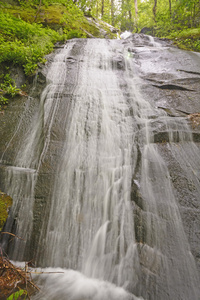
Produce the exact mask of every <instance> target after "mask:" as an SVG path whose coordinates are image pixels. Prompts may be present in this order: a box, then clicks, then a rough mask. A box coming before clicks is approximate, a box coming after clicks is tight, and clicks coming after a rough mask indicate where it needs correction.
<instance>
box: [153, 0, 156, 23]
mask: <svg viewBox="0 0 200 300" xmlns="http://www.w3.org/2000/svg"><path fill="white" fill-rule="evenodd" d="M156 10H157V0H154V6H153V18H154V22H155V23H156Z"/></svg>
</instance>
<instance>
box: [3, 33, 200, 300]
mask: <svg viewBox="0 0 200 300" xmlns="http://www.w3.org/2000/svg"><path fill="white" fill-rule="evenodd" d="M96 42H97V41H96ZM89 43H90V44H89ZM94 43H95V41H94V40H93V41H87V40H81V39H79V40H75V41H73V40H72V41H70V42H69V43H68V50H67V52H66V53H67V54H66V53H63V55H62V52H61V56H60V57H59V60H58V62H59V64H61V67H62V68H60V73H59V76H60V78H61V77H62V76H64V78H65V79H64V80H65V84H64V85H63V84H61V82H60V81H59V76H56V77H55V78H54V77H53V72H52V74H48V67H50V66H51V65H52V64H54V60H53V56H49V60H48V64H47V65H46V67H45V68H40V69H39V71H38V74H37V77H36V78H35V79H34V80H35V82H34V84H35V83H36V85H34V89H33V91H32V93H31V98H29V99H26V98H23V99H21V98H18V99H17V101H16V102H13V103H11V105H10V106H9V107H8V110H7V111H6V112H5V114H4V115H3V114H2V115H0V120H1V121H2V124H3V125H2V126H1V127H0V133H1V136H2V139H1V140H0V157H1V165H0V188H2V189H3V188H4V189H5V188H6V187H7V188H8V187H9V184H10V183H11V182H16V181H17V180H21V181H19V182H20V185H19V186H20V187H23V188H24V190H25V188H27V185H28V184H29V185H28V188H29V190H30V191H31V193H32V196H31V197H29V198H28V196H29V195H26V193H25V192H24V191H23V188H21V190H22V192H21V191H20V193H19V197H18V198H19V199H20V201H23V200H21V199H23V198H24V199H25V200H24V205H23V206H26V203H31V204H30V205H31V209H32V211H31V214H30V215H28V217H29V219H30V220H31V225H30V224H28V225H27V224H26V223H25V225H26V226H27V227H26V229H27V231H28V234H27V236H26V238H27V244H26V246H23V245H21V246H22V248H23V247H24V248H23V252H24V254H23V255H22V256H21V257H20V259H27V260H31V259H34V260H36V261H37V262H39V264H40V265H44V266H45V262H44V260H42V257H44V249H45V247H46V245H47V244H45V239H44V236H45V233H46V232H48V230H49V236H51V235H52V234H53V233H54V231H55V230H56V226H55V228H54V227H53V226H54V225H53V224H54V222H53V221H54V220H52V223H51V224H50V225H48V224H47V222H46V220H48V218H49V216H50V215H51V214H53V213H54V212H52V209H51V205H52V204H51V199H52V194H53V193H54V196H55V197H57V198H58V199H57V198H56V199H57V201H58V202H59V201H60V198H62V197H63V198H65V193H64V195H63V194H62V193H60V190H61V188H63V186H65V184H66V183H65V182H63V185H62V184H60V185H59V180H58V178H60V177H59V176H60V172H58V170H59V167H61V166H62V164H63V162H62V158H63V156H64V154H65V153H66V149H67V150H68V148H70V145H71V143H72V138H74V139H75V140H76V141H77V144H76V145H78V138H79V137H80V136H81V137H82V136H83V137H84V138H83V140H82V142H83V143H84V145H86V146H85V148H84V151H83V153H82V155H79V152H78V154H77V156H76V159H77V160H79V159H81V158H82V156H84V161H83V162H82V164H81V167H77V168H75V169H74V171H73V172H70V174H69V175H68V180H71V182H73V183H74V185H73V184H72V185H70V186H69V189H68V190H70V192H71V195H72V197H73V195H74V194H75V193H76V191H75V185H77V182H79V181H78V180H80V182H81V184H80V186H78V188H80V189H81V188H82V186H84V185H85V184H86V183H85V182H86V181H87V180H86V178H87V177H86V175H87V169H86V170H84V168H83V165H84V164H85V161H87V159H88V157H89V155H88V153H89V152H88V151H89V150H88V149H90V148H89V147H91V148H92V147H93V143H94V140H95V139H93V135H92V134H94V135H95V134H97V137H98V138H99V136H101V133H102V132H104V131H105V132H106V130H107V131H109V129H110V128H109V126H107V127H106V126H105V128H103V127H102V123H103V119H104V121H105V120H108V119H109V120H111V122H110V123H109V125H113V124H114V123H113V122H115V120H117V122H116V126H115V130H116V131H117V129H118V128H120V129H121V131H123V130H124V129H123V126H124V124H128V125H127V127H126V130H124V131H123V134H122V136H121V139H122V140H123V136H125V137H126V138H125V139H124V142H123V143H122V144H120V145H122V146H121V148H120V151H119V152H120V153H126V151H127V148H128V147H127V145H126V140H127V139H129V137H130V136H131V137H132V138H131V140H130V141H131V147H132V148H131V149H132V150H131V151H132V152H131V153H132V155H131V163H130V165H131V170H133V171H132V172H133V174H132V175H131V176H127V177H126V180H124V182H125V183H127V182H128V180H129V179H130V180H131V182H130V184H129V185H127V189H129V186H130V187H131V189H130V190H128V194H130V198H131V207H132V209H133V214H132V215H133V220H134V224H133V226H132V228H131V230H130V231H131V232H133V231H134V235H135V237H134V238H135V244H136V248H137V255H138V256H134V257H138V262H137V264H136V265H135V266H134V268H133V267H132V269H134V272H136V273H137V276H135V277H134V278H137V280H135V281H134V280H132V283H131V284H130V285H129V286H130V291H131V292H133V293H134V294H135V295H137V296H142V297H143V298H144V299H146V300H174V299H182V300H188V299H192V300H198V299H199V284H198V274H197V272H196V268H197V269H198V272H199V273H200V257H199V249H200V244H199V235H200V201H199V195H200V184H199V180H200V144H199V142H200V131H199V129H200V128H199V125H198V124H196V125H195V124H194V122H193V119H192V117H191V114H195V113H197V112H200V101H199V94H200V85H199V83H200V72H199V70H200V62H199V54H197V53H192V52H186V51H180V50H178V49H177V48H175V47H171V45H170V44H171V43H170V42H169V41H166V40H159V39H152V38H150V37H148V36H146V35H143V34H142V35H138V34H136V35H133V36H131V37H129V38H127V39H126V40H121V41H106V42H105V41H103V43H104V44H102V45H101V42H100V41H99V40H98V43H99V44H98V45H99V47H102V53H101V51H99V49H98V51H99V52H98V51H97V50H95V49H96V48H98V47H96V46H95V44H94ZM88 44H89V45H90V47H89V46H88V48H86V45H88ZM105 47H107V48H106V49H108V52H106V51H105V52H104V50H103V49H105ZM86 49H87V51H88V49H90V51H91V52H90V53H91V54H90V57H89V58H87V59H85V57H84V55H87V51H86ZM100 49H101V48H100ZM59 51H60V50H57V53H60V52H59ZM95 51H97V53H98V58H99V59H98V60H97V61H96V60H93V57H92V55H94V58H95V56H96V55H97V54H96V52H95ZM110 53H112V55H110ZM110 57H111V58H110ZM90 63H91V64H92V68H91V69H92V71H91V72H93V68H94V70H95V71H94V73H92V74H93V76H94V78H96V77H95V76H96V73H95V72H97V71H96V70H98V72H102V73H100V74H103V72H104V71H105V70H109V76H111V79H112V80H111V84H112V85H111V87H109V88H108V93H107V94H106V93H105V90H106V88H107V85H108V86H109V80H110V79H109V78H110V77H109V76H108V77H106V80H104V76H103V75H102V77H101V76H100V79H101V80H102V81H103V82H104V84H103V85H102V84H101V82H99V81H98V80H97V81H96V82H95V84H97V88H96V90H97V94H98V95H99V97H97V95H96V93H94V92H93V89H94V88H95V87H94V86H93V84H92V82H93V81H92V78H90V79H91V82H87V80H86V81H84V80H85V77H84V76H86V78H87V75H84V74H87V70H88V69H89V65H90ZM87 64H88V65H87ZM85 65H87V68H86V69H84V68H85ZM95 68H96V69H95ZM52 70H53V69H52ZM84 72H85V73H84ZM47 74H48V75H47ZM98 74H99V73H98ZM106 74H107V73H106ZM51 75H52V76H51ZM81 76H82V77H81ZM80 78H82V80H83V81H84V85H81V84H82V82H80V81H79V80H80ZM53 80H54V81H55V82H54V81H53ZM57 80H58V81H57ZM49 82H53V84H52V87H51V88H52V90H51V93H48V91H49V88H50V87H49V86H48V83H49ZM91 85H92V87H91ZM85 86H86V87H87V91H86V92H85V93H84V94H83V95H82V94H81V92H82V90H84V88H85ZM116 90H117V92H116ZM118 94H120V95H121V97H122V100H123V101H122V102H120V101H119V107H115V105H116V102H117V100H118ZM113 95H114V96H113ZM87 97H89V101H88V103H87V105H86V107H82V106H81V105H82V102H83V101H84V99H85V98H87ZM102 99H103V100H104V101H107V102H105V103H106V104H107V103H108V104H109V105H108V107H109V109H108V111H109V113H105V103H101V100H102ZM110 99H111V100H112V101H111V100H110ZM95 101H96V102H95ZM77 103H78V105H79V106H78V107H76V104H77ZM94 103H95V104H94ZM96 103H97V104H96ZM95 105H97V106H98V109H96V106H95ZM113 107H114V108H113ZM111 108H113V111H112V110H111ZM76 112H80V116H81V117H80V116H78V117H77V116H76ZM81 113H85V115H86V117H85V123H84V122H83V118H82V115H81ZM98 114H99V115H98ZM83 115H84V114H83ZM21 116H22V118H21ZM75 116H76V118H75ZM121 116H122V117H121ZM96 117H98V118H97V119H95V118H96ZM197 117H198V116H196V118H197ZM115 118H116V119H115ZM90 121H91V123H90ZM73 122H77V123H76V126H77V128H79V126H80V128H83V132H82V130H81V129H79V130H80V131H78V129H77V130H76V131H75V132H74V134H72V133H71V130H72V128H71V127H70V126H69V127H66V124H68V123H69V124H74V123H73ZM82 122H83V123H82ZM96 123H98V124H96ZM30 124H31V128H29V125H30ZM80 124H81V125H80ZM133 124H134V126H133ZM129 126H130V127H129ZM26 128H28V130H29V131H28V133H29V134H27V132H26V130H27V129H26ZM66 128H67V129H66ZM69 132H70V134H71V135H68V134H69ZM114 133H115V131H114V132H112V134H110V139H112V136H113V135H114ZM120 134H121V133H120ZM31 135H32V136H33V138H34V143H32V144H31V142H30V141H29V137H30V136H31ZM64 140H65V141H66V144H65V143H64ZM29 142H30V143H29ZM107 142H108V143H109V140H108V141H107ZM102 144H106V143H105V136H103V138H102V139H99V142H98V143H97V145H98V146H97V147H96V148H97V151H99V150H98V149H99V148H98V147H100V145H102ZM23 145H25V146H24V147H23ZM26 145H28V147H27V146H26ZM66 145H67V146H66ZM105 146H106V145H105ZM26 147H27V149H26ZM80 147H81V145H79V151H80ZM74 149H75V147H74ZM74 149H73V151H74ZM92 149H93V148H92ZM32 150H34V151H32ZM114 150H115V149H114ZM114 150H113V151H114ZM73 151H72V152H69V154H70V156H69V157H67V158H66V161H65V166H66V168H65V169H63V170H62V172H67V170H68V168H70V167H71V160H70V159H71V158H72V159H73ZM104 151H105V150H104V148H103V150H102V152H101V153H98V155H99V156H98V159H97V160H99V157H101V155H102V153H103V152H104ZM19 152H20V153H22V152H23V157H22V158H21V157H20V155H19ZM111 156H112V155H111ZM25 158H26V164H25V163H24V159H25ZM92 158H93V156H92V155H91V156H90V157H89V159H92ZM123 158H124V157H123ZM76 159H75V161H76ZM106 159H107V157H106ZM106 159H105V163H104V164H105V165H106V164H107V161H108V164H109V163H111V162H110V161H109V160H106ZM112 159H113V157H112ZM112 159H111V161H113V160H112ZM126 159H127V158H126ZM69 161H70V162H69ZM122 161H123V160H122ZM29 162H30V163H29ZM17 163H18V165H17ZM90 163H91V161H89V163H88V169H89V168H90ZM111 166H112V165H111ZM127 166H129V164H128V163H127V160H125V159H124V165H123V168H124V169H123V168H122V169H123V172H124V170H126V168H127ZM10 167H11V168H10ZM98 168H99V165H98V166H97V167H96V169H97V170H98ZM94 169H95V168H94ZM96 169H95V170H96ZM113 169H114V170H115V169H117V167H116V166H115V168H113ZM11 170H12V171H13V173H12V172H11ZM8 171H9V172H10V173H9V172H8ZM92 171H93V169H92ZM120 172H121V170H120V171H119V170H118V173H117V172H116V173H115V176H116V178H115V176H114V175H112V176H113V177H114V178H115V181H114V183H113V186H114V185H116V186H117V185H118V184H119V188H118V190H117V193H119V195H120V197H121V195H122V194H123V193H122V190H121V188H122V186H121V185H120V184H121V181H120V180H121V177H120V175H119V174H121V173H120ZM95 174H96V173H95ZM112 174H114V173H112ZM8 175H9V176H8ZM95 176H96V175H95ZM95 176H94V177H95ZM117 176H119V180H117V179H118V177H117ZM91 177H93V176H91ZM92 180H93V178H89V180H88V181H92ZM110 180H111V179H110ZM6 181H7V182H6ZM97 181H98V180H97ZM55 182H57V184H58V187H59V188H58V189H57V190H56V191H54V190H53V186H54V184H55ZM111 183H112V181H111ZM125 183H124V185H125ZM95 184H96V182H95ZM103 187H104V182H103V183H102V188H103ZM112 188H113V189H114V187H112ZM65 192H66V193H67V192H68V191H65ZM92 193H94V197H93V198H94V199H96V198H95V197H96V190H95V192H91V194H92ZM13 194H14V195H15V194H16V190H15V189H14V190H13ZM84 194H87V189H86V188H85V189H84V192H80V191H79V194H78V197H80V203H81V205H82V206H83V205H84V202H85V203H87V199H86V200H85V198H84V196H85V195H84ZM111 194H112V193H111ZM114 194H115V193H114V192H113V195H114ZM126 194H127V191H126V192H125V193H124V195H126ZM87 196H88V197H89V196H90V193H88V195H87ZM75 198H77V197H75ZM27 199H28V201H27ZM74 200H75V199H74ZM97 202H99V201H97ZM19 205H21V202H19ZM70 205H72V203H71V202H70ZM88 205H89V204H88ZM108 206H111V204H109V205H108ZM77 207H78V205H77ZM55 208H56V209H57V204H56V206H55ZM56 209H55V210H56ZM87 210H88V206H87V209H86V211H85V215H86V213H87ZM29 211H30V207H28V208H27V213H28V212H29ZM63 211H64V210H63V207H61V209H60V216H61V217H63ZM66 211H67V209H66ZM98 211H99V210H98ZM100 211H101V210H100ZM108 211H109V209H108ZM72 212H73V213H72V214H70V213H68V215H67V217H66V218H65V222H67V221H68V220H71V221H69V224H70V226H69V227H70V230H72V229H73V228H72V227H73V226H72V225H71V224H72V223H73V222H75V223H76V228H78V229H77V230H78V237H79V236H80V232H81V231H82V227H81V226H84V225H85V223H86V222H87V218H86V217H85V215H84V213H82V212H81V211H80V212H79V211H78V212H77V215H73V214H74V210H73V209H72ZM71 215H73V218H72V219H70V218H71ZM112 215H113V214H112ZM119 215H121V212H120V213H119ZM18 216H19V211H18V210H17V208H16V215H13V216H11V219H12V220H11V222H10V225H9V226H8V227H9V228H10V230H11V229H13V228H17V223H16V220H17V219H16V220H14V219H15V218H16V217H18ZM80 216H81V217H80ZM27 219H28V218H27ZM97 219H98V218H97ZM74 220H75V221H74ZM113 223H114V222H113ZM116 223H117V222H116ZM64 224H65V223H64ZM63 227H64V226H63ZM111 228H112V222H110V224H109V226H108V229H107V230H108V234H110V231H111ZM125 229H126V228H125ZM29 230H30V232H29ZM63 230H65V229H63ZM41 231H42V232H43V235H41ZM65 231H66V230H65ZM119 231H120V230H119ZM122 231H123V230H121V232H122ZM121 232H120V233H119V232H118V233H117V234H116V236H118V235H119V237H120V234H121ZM57 236H59V234H58V235H57ZM57 236H56V238H57ZM69 238H70V237H69ZM63 239H64V238H61V239H60V240H61V242H62V240H63ZM82 240H84V238H83V239H82ZM108 240H109V238H108ZM124 240H125V246H124V249H123V251H124V252H125V251H126V250H127V248H128V246H129V243H130V240H128V239H124ZM48 242H49V243H51V242H52V240H51V239H49V241H48ZM81 242H82V241H80V243H81ZM117 243H118V241H117V242H116V244H117ZM38 244H39V245H40V247H38ZM77 244H78V242H77ZM119 244H120V243H119ZM59 245H60V244H59ZM12 246H13V245H11V246H10V247H9V253H10V254H12V256H13V257H14V258H15V259H17V258H18V254H16V253H17V252H14V251H13V249H11V248H12ZM48 246H49V244H48ZM70 247H71V245H70ZM77 247H78V246H77ZM77 247H76V248H75V249H78V248H77ZM46 248H48V247H46ZM118 248H120V245H119V247H118ZM121 248H123V247H121ZM47 250H48V249H47ZM118 250H119V249H118ZM66 251H67V249H65V248H64V250H63V255H60V257H59V259H58V261H59V263H60V261H62V258H63V257H64V253H66ZM78 251H79V250H77V252H78ZM80 251H81V249H80ZM18 252H20V251H18ZM47 252H48V251H47ZM72 252H73V251H72ZM61 256H62V258H61ZM116 256H117V255H116ZM119 256H120V255H119ZM60 258H61V259H60ZM114 259H116V261H117V263H118V259H120V258H118V257H117V258H116V257H115V258H114ZM114 259H113V260H114ZM126 259H128V258H127V257H126ZM135 259H136V258H135ZM67 260H69V259H68V258H67ZM125 261H126V260H125ZM132 261H133V260H132V259H131V266H132ZM129 262H130V261H128V260H127V265H128V263H129ZM70 263H71V261H70ZM76 263H77V261H76ZM77 264H78V263H77ZM128 269H130V267H129V268H128ZM135 270H136V271H135ZM125 273H126V272H125ZM114 280H116V279H114ZM129 286H128V287H129Z"/></svg>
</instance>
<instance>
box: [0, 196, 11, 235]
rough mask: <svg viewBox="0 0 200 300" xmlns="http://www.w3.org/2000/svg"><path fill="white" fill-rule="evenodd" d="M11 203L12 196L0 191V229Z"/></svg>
mask: <svg viewBox="0 0 200 300" xmlns="http://www.w3.org/2000/svg"><path fill="white" fill-rule="evenodd" d="M11 205H12V198H11V197H10V196H8V195H7V194H5V193H3V192H1V191H0V231H1V230H2V228H3V226H4V224H5V222H6V219H7V217H8V212H9V209H10V207H11Z"/></svg>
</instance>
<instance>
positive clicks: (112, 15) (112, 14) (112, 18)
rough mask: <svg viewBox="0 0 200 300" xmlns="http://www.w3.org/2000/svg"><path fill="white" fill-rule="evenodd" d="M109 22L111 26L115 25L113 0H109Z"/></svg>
mask: <svg viewBox="0 0 200 300" xmlns="http://www.w3.org/2000/svg"><path fill="white" fill-rule="evenodd" d="M111 24H112V26H114V25H115V22H114V0H111Z"/></svg>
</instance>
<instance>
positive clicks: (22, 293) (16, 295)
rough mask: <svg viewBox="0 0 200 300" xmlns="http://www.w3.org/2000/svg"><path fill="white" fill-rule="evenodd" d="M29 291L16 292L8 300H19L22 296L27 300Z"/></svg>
mask: <svg viewBox="0 0 200 300" xmlns="http://www.w3.org/2000/svg"><path fill="white" fill-rule="evenodd" d="M26 295H27V291H26V290H19V291H17V292H15V293H14V294H12V295H10V296H9V297H8V298H7V300H17V299H19V298H20V297H21V296H23V299H26Z"/></svg>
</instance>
